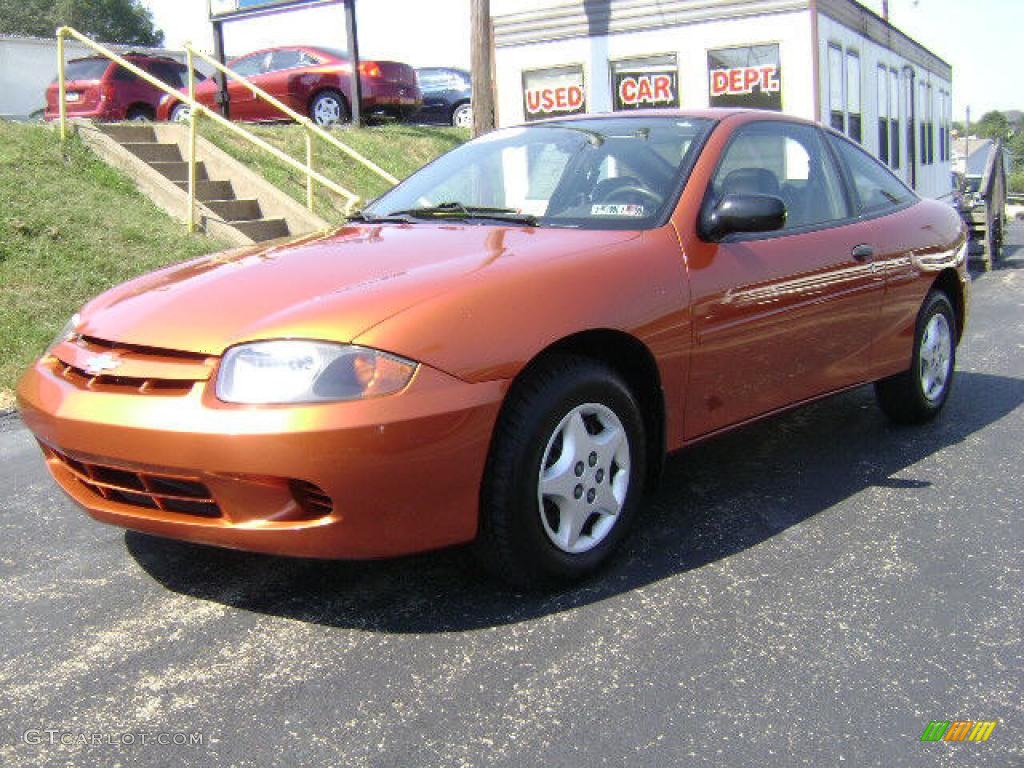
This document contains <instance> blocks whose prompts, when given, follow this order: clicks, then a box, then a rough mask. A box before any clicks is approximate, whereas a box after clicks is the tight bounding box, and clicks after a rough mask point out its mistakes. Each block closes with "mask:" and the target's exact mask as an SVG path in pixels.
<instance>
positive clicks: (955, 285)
mask: <svg viewBox="0 0 1024 768" xmlns="http://www.w3.org/2000/svg"><path fill="white" fill-rule="evenodd" d="M932 290H937V291H942V292H943V293H944V294H946V296H947V297H948V298H949V303H950V304H952V305H953V312H954V313H955V314H956V339H957V343H959V342H960V339H961V338H962V337H963V333H964V325H965V320H966V317H965V313H966V306H965V305H966V302H965V297H964V290H963V285H962V283H961V281H960V275H959V273H958V272H957V271H956V270H955V269H953V268H952V267H948V268H946V269H944V270H942V272H940V273H939V274H938V276H936V278H935V280H934V281H933V282H932Z"/></svg>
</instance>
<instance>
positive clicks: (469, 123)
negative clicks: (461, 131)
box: [452, 104, 473, 128]
mask: <svg viewBox="0 0 1024 768" xmlns="http://www.w3.org/2000/svg"><path fill="white" fill-rule="evenodd" d="M452 125H454V126H455V127H456V128H472V127H473V107H472V106H470V105H469V104H459V106H457V107H456V108H455V110H454V111H453V112H452Z"/></svg>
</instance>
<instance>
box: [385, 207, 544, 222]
mask: <svg viewBox="0 0 1024 768" xmlns="http://www.w3.org/2000/svg"><path fill="white" fill-rule="evenodd" d="M388 215H389V216H413V217H416V218H421V219H430V218H438V219H495V220H497V221H509V222H513V223H516V224H526V225H528V226H531V227H535V226H537V217H536V216H534V215H533V214H530V213H521V212H520V211H517V210H516V209H515V208H489V207H487V206H483V205H464V204H462V203H460V202H457V201H450V202H445V203H439V204H437V205H431V206H424V207H422V208H407V209H405V210H401V211H392V212H391V213H390V214H388Z"/></svg>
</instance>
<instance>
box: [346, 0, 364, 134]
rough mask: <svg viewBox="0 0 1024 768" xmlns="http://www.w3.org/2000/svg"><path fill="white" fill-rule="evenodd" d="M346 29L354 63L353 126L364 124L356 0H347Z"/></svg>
mask: <svg viewBox="0 0 1024 768" xmlns="http://www.w3.org/2000/svg"><path fill="white" fill-rule="evenodd" d="M345 29H346V30H347V32H348V57H349V62H350V64H351V65H352V78H351V80H350V82H351V86H350V87H349V94H348V96H349V106H350V108H351V109H352V127H353V128H358V127H360V126H361V125H362V120H363V118H362V114H361V112H362V110H361V107H362V101H363V86H362V83H361V82H360V80H361V78H360V74H361V73H360V70H359V34H358V32H357V31H356V0H345Z"/></svg>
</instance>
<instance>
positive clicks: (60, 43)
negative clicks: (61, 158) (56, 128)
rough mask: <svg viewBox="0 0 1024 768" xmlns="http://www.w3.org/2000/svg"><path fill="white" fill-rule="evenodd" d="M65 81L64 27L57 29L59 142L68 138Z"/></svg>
mask: <svg viewBox="0 0 1024 768" xmlns="http://www.w3.org/2000/svg"><path fill="white" fill-rule="evenodd" d="M67 98H68V96H67V79H66V78H65V73H64V27H59V28H58V29H57V99H58V101H57V111H58V113H59V114H60V140H61V143H62V144H63V143H64V142H65V141H66V140H67V138H68V105H67Z"/></svg>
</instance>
